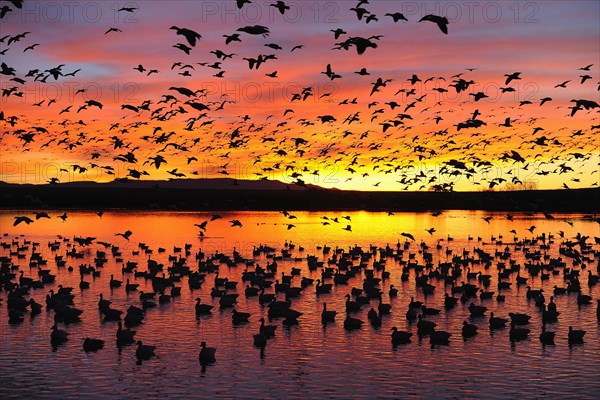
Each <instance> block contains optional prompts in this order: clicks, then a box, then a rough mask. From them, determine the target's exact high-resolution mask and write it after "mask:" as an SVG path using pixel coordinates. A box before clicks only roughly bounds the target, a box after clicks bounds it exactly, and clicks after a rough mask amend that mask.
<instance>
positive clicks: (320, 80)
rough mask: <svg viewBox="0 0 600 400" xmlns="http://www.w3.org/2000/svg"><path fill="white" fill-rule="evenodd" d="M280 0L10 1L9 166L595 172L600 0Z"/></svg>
mask: <svg viewBox="0 0 600 400" xmlns="http://www.w3.org/2000/svg"><path fill="white" fill-rule="evenodd" d="M273 3H275V2H270V1H266V2H263V1H256V0H253V1H252V2H246V4H242V8H238V5H237V4H236V1H235V0H226V1H210V2H209V1H206V2H203V1H135V2H112V1H106V2H104V1H97V2H85V1H83V2H36V1H25V2H24V4H23V6H22V8H20V9H19V8H17V7H15V6H14V5H13V4H12V3H11V2H8V1H2V2H0V8H1V7H2V6H6V7H7V8H10V10H8V11H6V12H5V13H4V15H3V18H2V19H1V20H0V38H1V39H2V40H1V43H0V52H1V53H2V54H1V55H0V57H1V60H2V63H3V65H2V70H1V71H0V72H1V74H0V84H1V88H2V91H3V94H2V98H1V101H0V109H1V112H2V114H1V115H2V120H1V121H0V127H1V132H2V139H1V140H2V142H1V149H0V180H2V181H6V182H13V183H37V184H43V183H48V182H50V181H54V182H70V181H79V180H96V181H111V180H114V179H116V178H128V179H132V180H135V179H144V180H148V179H153V180H163V179H171V178H183V177H185V178H212V177H230V178H236V179H263V178H266V179H278V180H282V181H286V182H290V183H292V182H304V183H307V184H309V183H310V184H317V185H320V186H325V187H335V188H339V189H359V190H436V189H437V190H450V189H453V190H487V189H490V188H493V189H494V190H503V189H506V188H515V189H519V188H523V187H537V188H540V189H542V188H543V189H546V188H581V187H592V186H597V185H598V182H599V173H598V167H599V152H598V145H599V136H598V134H599V133H600V121H599V118H598V116H599V114H598V112H599V110H600V108H598V105H597V103H598V102H599V93H600V92H599V91H598V90H599V85H600V83H599V80H600V78H599V74H598V68H599V67H600V61H599V55H600V37H599V36H598V32H600V3H599V2H595V1H581V2H566V1H548V2H546V1H544V2H485V1H482V2H427V1H417V2H410V1H409V2H395V1H375V0H371V1H369V2H368V3H363V4H360V5H358V6H357V2H355V1H337V2H334V1H322V2H319V1H297V2H287V1H286V2H285V4H286V5H287V6H288V7H289V9H285V10H284V14H281V13H280V11H279V10H278V9H277V8H276V7H273V6H271V4H273ZM352 8H354V10H351V9H352ZM361 12H362V13H364V15H363V17H362V18H361V19H359V18H358V16H357V13H361ZM394 13H402V14H403V16H404V17H405V18H406V19H407V20H408V21H405V20H398V21H397V22H394V20H393V17H392V16H391V15H386V14H394ZM428 14H433V15H436V16H445V17H446V18H447V19H448V34H444V33H443V32H442V31H441V29H440V28H439V27H438V26H437V25H436V24H435V23H434V22H431V21H423V22H419V20H420V19H421V18H422V17H423V16H425V15H428ZM367 20H368V22H367ZM255 25H259V26H262V27H266V28H267V30H268V32H265V34H251V33H247V32H244V31H238V29H240V28H244V27H248V26H255ZM172 26H177V27H179V28H186V29H189V30H191V31H194V32H197V33H198V34H199V35H200V36H201V38H200V39H199V40H198V41H197V43H195V46H192V45H191V43H189V42H188V40H187V39H186V37H184V35H181V34H177V31H176V30H175V29H170V28H171V27H172ZM111 28H114V29H112V30H111ZM337 29H341V30H343V32H344V33H340V36H339V38H337V39H336V38H335V37H334V32H332V31H335V30H337ZM25 32H28V33H26V34H24V33H25ZM22 34H24V35H22ZM233 34H238V35H239V36H238V39H239V41H232V42H231V43H229V44H226V43H225V40H226V38H225V37H224V36H228V35H233ZM374 36H375V37H374ZM357 38H358V39H357ZM359 40H366V41H368V43H370V44H371V46H373V47H368V48H366V50H365V52H364V54H358V52H357V47H356V45H355V44H353V43H356V42H357V41H359ZM177 44H182V45H183V46H180V47H184V46H186V48H187V49H189V50H188V51H189V55H188V54H186V53H185V52H184V51H182V50H181V49H180V48H176V47H174V45H177ZM266 45H271V46H270V47H269V46H266ZM296 46H300V47H297V48H295V47H296ZM374 46H376V47H374ZM28 47H29V48H28ZM344 47H347V48H348V49H347V50H346V49H344ZM292 49H294V50H293V51H292ZM215 53H216V54H215ZM223 54H224V55H225V56H224V55H223ZM270 55H273V56H274V57H267V61H265V62H264V63H261V65H260V66H259V67H258V69H257V68H252V69H250V68H249V62H248V60H247V59H259V58H264V57H265V56H270ZM219 56H220V57H219ZM224 57H225V58H224ZM215 63H218V64H215ZM328 64H329V65H330V68H329V73H327V72H328V70H327V66H328ZM590 64H592V65H591V66H590ZM140 65H141V66H142V68H140V69H136V68H138V66H140ZM362 68H365V69H366V71H367V73H368V75H366V74H357V73H356V72H358V71H360V70H361V69H362ZM140 70H142V71H140ZM153 70H155V71H156V72H152V73H150V74H149V72H151V71H153ZM275 72H276V73H275ZM515 72H520V74H517V75H518V76H517V77H518V78H520V79H514V80H511V81H510V82H508V83H506V78H507V77H506V75H511V74H514V73H515ZM53 73H54V74H55V75H56V79H55V76H54V75H53ZM267 74H268V75H267ZM269 75H270V76H269ZM413 75H416V77H415V79H414V82H411V79H412V78H413ZM332 78H333V79H332ZM378 78H381V81H383V82H385V81H387V83H386V85H385V86H381V87H377V85H375V86H374V84H375V83H376V82H377V80H378ZM460 79H462V80H463V81H462V82H468V83H469V84H468V87H467V88H466V89H465V90H462V91H461V92H460V93H457V90H456V88H455V86H456V84H457V81H459V80H460ZM582 80H583V82H582ZM566 81H568V82H567V83H564V82H566ZM459 85H460V83H459ZM374 87H376V88H377V89H378V90H377V91H375V92H374V93H372V90H373V88H374ZM171 88H186V89H189V90H190V91H191V92H195V94H191V95H189V96H188V95H186V94H183V93H182V91H181V90H179V91H178V90H174V89H171ZM309 88H310V89H309ZM481 95H485V96H488V97H483V98H481V99H479V98H478V97H480V96H481ZM295 97H296V98H299V99H295ZM476 99H477V101H476ZM543 99H545V100H543ZM573 100H576V101H573ZM581 100H584V102H581ZM542 102H543V104H541V103H542ZM99 105H101V107H102V108H100V107H99ZM194 105H195V106H196V108H194ZM124 106H125V107H124ZM586 107H588V108H587V109H586ZM574 108H575V109H574ZM476 110H477V111H476ZM573 112H574V115H572V114H573ZM507 118H509V121H507ZM163 159H164V160H165V161H166V163H160V166H159V167H158V168H157V166H156V164H155V162H156V160H163Z"/></svg>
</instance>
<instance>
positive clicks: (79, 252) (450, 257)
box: [0, 212, 600, 366]
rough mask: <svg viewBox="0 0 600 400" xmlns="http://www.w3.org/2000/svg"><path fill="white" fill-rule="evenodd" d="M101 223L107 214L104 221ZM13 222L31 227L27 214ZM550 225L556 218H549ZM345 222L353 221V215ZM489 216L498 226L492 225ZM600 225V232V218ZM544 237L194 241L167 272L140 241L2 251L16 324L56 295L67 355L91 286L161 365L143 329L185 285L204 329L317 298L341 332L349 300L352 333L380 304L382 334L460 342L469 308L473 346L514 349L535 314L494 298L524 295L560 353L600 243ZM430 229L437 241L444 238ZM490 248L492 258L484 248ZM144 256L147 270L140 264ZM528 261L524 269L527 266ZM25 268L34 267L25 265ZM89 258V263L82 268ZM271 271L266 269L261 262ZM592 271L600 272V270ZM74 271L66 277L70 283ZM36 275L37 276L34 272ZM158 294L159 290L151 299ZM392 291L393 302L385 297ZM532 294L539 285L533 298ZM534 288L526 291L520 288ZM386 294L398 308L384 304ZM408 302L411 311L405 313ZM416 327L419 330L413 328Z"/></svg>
mask: <svg viewBox="0 0 600 400" xmlns="http://www.w3.org/2000/svg"><path fill="white" fill-rule="evenodd" d="M35 214H36V218H38V217H39V218H48V217H49V215H48V214H47V213H45V212H39V213H37V212H36V213H35ZM287 214H288V215H287V216H289V215H290V214H289V213H287ZM438 215H439V214H438ZM99 217H102V214H101V213H99ZM15 218H16V219H19V220H24V218H26V216H19V217H15ZM221 218H222V217H221V216H219V215H214V216H213V217H212V218H211V219H210V221H208V220H207V221H204V222H202V223H200V224H196V226H197V227H198V228H199V229H200V230H203V231H204V230H206V227H207V223H208V222H212V221H216V220H218V219H221ZM546 218H550V219H552V218H554V217H553V216H552V215H550V214H547V215H546ZM589 218H590V219H591V218H594V217H592V216H589ZM326 219H328V220H332V219H333V218H329V217H326ZM347 219H348V220H350V217H347ZM484 219H486V222H488V223H489V220H490V219H491V217H486V218H484ZM507 219H508V220H512V219H513V216H512V215H508V216H507ZM230 222H231V224H232V227H233V226H239V227H242V224H241V223H240V221H238V220H232V221H230ZM566 222H567V223H569V225H571V224H572V223H571V222H570V221H566ZM596 222H598V223H600V220H596ZM535 229H536V227H535V226H531V227H530V228H529V229H527V231H528V232H529V234H531V236H524V237H519V236H518V235H517V232H516V231H514V230H512V231H511V232H512V233H513V234H514V238H513V240H512V241H504V239H503V238H502V236H501V235H500V236H497V237H494V236H492V237H491V239H490V242H485V241H483V240H482V238H480V237H478V238H477V239H474V238H471V237H469V238H468V240H469V242H470V243H471V241H472V240H473V241H475V240H476V242H472V243H473V244H474V246H473V247H472V250H467V249H464V248H463V249H462V251H459V250H458V249H451V242H452V240H453V238H451V237H450V236H448V237H447V244H445V245H444V244H443V243H444V240H445V238H438V239H437V243H436V244H435V248H430V245H429V244H427V243H426V242H424V241H421V242H420V243H417V241H416V240H415V238H414V237H413V235H412V234H410V233H406V232H403V233H402V234H401V236H402V237H403V240H404V242H401V241H400V240H398V242H397V244H396V245H395V246H394V247H391V246H390V245H389V244H388V245H386V246H374V245H370V246H369V249H368V250H366V249H362V248H361V247H359V246H357V245H354V246H351V247H349V248H348V249H343V248H337V247H336V248H331V247H329V246H327V245H324V246H317V247H316V250H317V252H318V253H317V254H318V255H311V254H308V253H306V250H305V249H304V248H303V247H302V246H297V245H296V244H294V243H291V242H289V243H288V242H287V241H286V242H285V244H284V246H283V248H282V249H280V250H277V249H275V248H272V247H269V246H266V245H259V246H256V247H255V248H254V250H253V252H252V257H243V256H242V255H241V254H240V253H239V252H237V251H236V250H235V248H234V250H233V252H232V254H230V255H227V254H224V253H220V252H215V253H214V254H205V253H204V252H203V251H202V249H201V248H200V249H198V250H197V251H195V250H194V249H193V245H192V244H190V243H186V244H184V245H183V246H175V247H174V248H173V250H172V252H171V253H170V254H169V256H168V263H166V264H164V263H161V262H159V261H157V258H156V257H155V256H154V255H153V254H155V252H156V253H158V254H159V256H158V257H164V254H165V253H167V251H168V250H167V249H166V248H158V249H152V248H151V247H150V246H148V245H147V244H145V243H142V242H138V244H137V246H136V248H135V250H132V252H131V255H127V254H124V251H123V250H122V249H121V245H120V244H119V243H118V242H112V241H111V242H108V241H100V240H97V239H96V238H95V237H78V236H75V237H73V238H72V239H70V238H68V237H63V236H60V235H59V236H58V239H55V240H51V241H49V242H48V243H46V244H44V245H42V244H41V243H39V242H33V241H31V240H29V239H27V238H23V236H21V237H19V236H15V237H13V238H12V239H8V234H6V233H5V234H4V240H2V241H1V242H0V246H1V247H2V254H3V255H1V256H0V290H2V291H4V293H5V294H6V305H7V309H8V323H10V324H15V325H18V324H20V323H22V322H23V321H24V317H25V315H27V314H28V313H29V314H31V318H34V317H35V316H36V315H37V314H39V313H40V312H41V310H42V309H43V308H44V304H42V303H39V302H38V301H37V300H36V298H37V299H38V300H39V292H40V291H42V290H43V291H44V292H45V293H46V295H45V307H46V309H47V310H48V311H53V312H54V321H55V323H54V325H53V326H52V332H51V334H50V342H51V344H52V346H53V347H54V348H55V349H57V348H58V347H59V346H60V345H62V344H64V343H66V342H68V341H69V332H68V330H64V329H60V328H59V325H60V324H64V325H65V326H67V327H68V326H69V324H71V323H78V322H80V321H81V317H82V314H83V312H84V311H83V310H82V309H79V308H77V307H76V304H75V301H77V299H78V298H79V295H78V294H77V291H78V290H79V291H81V292H84V291H86V290H89V289H90V288H91V287H92V286H94V287H96V288H100V289H99V292H100V298H99V301H98V311H97V312H98V313H99V315H100V316H101V317H102V318H103V320H104V321H105V322H107V323H110V321H113V322H115V323H116V325H117V326H116V331H115V336H116V340H117V345H118V346H119V347H120V348H121V347H123V346H126V345H130V344H132V343H137V348H136V353H135V354H136V357H137V358H138V359H139V360H140V361H141V360H146V359H149V358H151V357H153V356H154V355H155V350H156V347H155V346H152V345H147V344H143V343H142V341H140V340H136V338H135V335H136V331H135V329H133V328H135V327H136V326H139V325H140V324H143V323H144V321H146V320H147V318H152V309H153V308H155V307H157V305H164V304H167V303H169V304H173V306H176V304H177V303H178V301H176V300H175V299H176V298H178V297H181V296H182V285H186V284H187V286H188V288H189V291H190V293H189V294H188V293H185V296H187V298H188V299H193V298H196V299H195V302H196V304H195V312H196V317H197V319H198V320H201V323H210V319H211V317H210V316H211V314H212V311H213V309H214V308H215V307H216V306H217V305H218V306H219V307H220V308H221V309H222V310H223V309H231V310H232V312H231V319H232V323H233V325H234V326H240V325H243V324H246V323H248V322H250V318H251V317H256V315H252V314H251V313H248V312H245V311H240V310H239V309H238V308H237V307H238V297H239V296H240V295H241V293H242V292H243V295H244V296H246V297H247V299H248V300H249V301H251V300H252V299H256V301H257V302H258V304H259V305H260V308H261V310H262V312H261V313H262V314H266V316H267V317H268V319H269V320H270V321H271V320H282V324H283V325H284V326H293V325H296V324H298V323H301V322H302V315H303V313H302V312H300V311H298V310H295V309H294V308H293V307H292V306H293V304H294V303H295V302H296V300H297V299H298V298H300V297H303V296H315V295H316V301H318V302H321V303H322V307H323V309H322V312H321V323H322V324H323V325H324V326H327V325H328V324H331V323H335V322H336V320H338V317H337V314H338V312H341V310H340V311H338V310H332V309H331V308H327V303H328V302H329V303H330V304H331V302H332V301H333V299H332V297H331V296H335V294H340V293H342V294H343V295H344V296H345V298H346V301H345V306H344V308H345V309H344V310H343V314H344V315H345V317H344V319H343V328H344V329H345V330H348V331H352V330H355V329H361V328H363V326H364V325H365V321H364V320H362V319H360V318H357V315H356V314H358V313H360V312H361V311H363V309H364V308H369V307H370V310H369V311H368V313H367V319H368V322H369V324H370V325H372V327H373V328H375V329H379V328H380V327H381V326H382V323H383V322H384V321H385V320H386V319H389V318H393V319H394V320H395V321H398V320H399V318H404V316H405V317H406V320H407V321H408V326H409V327H413V328H414V330H415V331H416V336H417V337H418V339H419V340H422V339H424V338H429V341H430V343H431V345H432V346H437V345H449V344H450V342H451V341H450V337H451V336H452V334H451V333H449V332H447V331H443V330H440V329H439V327H437V323H436V322H434V321H435V317H436V316H437V315H439V314H441V313H446V314H447V315H449V316H451V315H452V313H453V310H454V309H455V308H457V307H461V306H462V307H463V309H466V310H468V311H469V313H470V320H465V321H464V322H463V324H462V330H461V333H462V336H463V337H464V338H465V339H469V338H473V337H475V336H476V335H477V334H478V331H480V330H481V328H482V326H483V325H486V326H489V329H490V331H491V332H502V331H503V330H504V328H507V329H508V338H509V339H510V341H511V343H513V345H514V343H516V342H518V341H520V340H524V339H527V338H528V337H529V334H530V333H531V332H532V329H530V327H528V326H530V324H532V323H533V321H530V320H531V319H532V316H531V315H529V314H526V313H522V312H509V311H508V310H506V312H505V314H506V318H505V317H504V316H499V315H494V313H493V312H489V310H490V308H491V307H492V301H496V302H497V304H498V307H497V308H498V309H499V310H502V311H503V312H504V311H505V310H504V309H505V308H508V307H505V306H503V304H504V302H505V299H506V296H514V297H516V298H518V297H520V296H524V297H525V298H526V299H527V301H528V307H529V308H531V309H533V310H535V313H539V318H534V320H538V319H540V320H541V323H542V326H541V329H540V333H539V340H540V342H541V343H542V345H544V346H545V345H554V344H555V335H556V332H554V331H551V330H548V329H547V328H548V327H550V326H552V324H554V323H556V322H557V321H558V320H559V318H561V317H560V315H561V313H562V311H563V310H559V309H558V306H557V304H556V303H555V301H554V299H555V298H558V297H561V296H573V297H575V298H576V302H567V303H564V302H562V303H561V304H562V305H561V307H573V306H574V305H576V307H578V309H577V310H573V312H575V313H584V312H586V310H587V309H588V307H589V305H590V304H591V302H592V300H593V298H592V296H591V295H587V294H584V291H586V289H585V286H587V287H588V288H589V293H590V294H591V293H592V288H593V287H594V286H595V285H596V284H597V283H598V281H599V276H598V274H600V262H598V260H599V258H600V250H598V248H597V246H598V245H599V244H600V238H598V237H595V238H594V241H595V242H594V243H590V242H589V240H590V237H589V236H585V235H582V234H581V233H577V234H576V235H575V236H574V237H572V238H568V237H565V234H564V232H562V231H561V232H559V233H558V234H559V236H560V240H559V241H557V239H558V238H555V235H554V234H546V233H541V234H538V235H534V231H535ZM428 232H429V234H430V235H432V234H433V232H435V229H431V230H428ZM133 235H134V234H133V232H132V231H130V230H128V231H126V232H123V233H116V234H115V236H118V237H120V238H121V239H118V240H126V241H127V242H129V241H130V240H131V239H132V238H133ZM475 243H476V244H475ZM46 246H47V247H48V248H49V249H50V252H51V254H52V256H51V257H46V256H44V255H42V252H41V251H40V250H41V249H42V247H46ZM486 246H487V249H488V250H485V249H486ZM594 246H596V247H594ZM65 247H66V248H65ZM494 249H495V250H494ZM194 251H195V252H194ZM319 253H320V254H319ZM161 254H163V255H162V256H161ZM444 256H445V257H446V258H445V259H444ZM135 257H137V260H139V261H132V260H131V258H133V259H135ZM144 257H147V258H146V259H145V258H144ZM128 258H130V259H128ZM519 259H520V260H522V261H517V260H519ZM23 260H24V261H25V262H26V263H28V266H27V265H26V266H23V265H20V264H21V262H22V261H23ZM82 260H83V261H84V263H81V261H82ZM265 262H266V264H263V265H264V267H261V266H260V265H259V263H265ZM77 263H80V265H79V267H78V268H77V267H73V265H76V264H77ZM144 264H146V266H145V268H144ZM194 264H195V265H194ZM594 264H595V268H596V274H594V273H593V272H592V269H593V268H594ZM118 265H122V268H121V269H120V272H121V274H122V276H123V278H122V279H121V280H119V279H117V278H115V274H117V273H118V272H119V271H118ZM225 267H227V271H228V272H227V273H226V274H227V276H226V277H223V275H219V272H223V269H225ZM105 268H107V269H109V270H110V272H109V273H110V278H109V279H108V278H107V277H106V276H107V273H103V271H104V269H105ZM241 268H244V269H243V271H240V270H241ZM61 270H62V271H63V272H60V271H61ZM65 270H66V271H67V276H65V275H63V274H64V271H65ZM26 271H28V276H26V275H25V272H26ZM59 272H60V273H59ZM72 273H75V274H77V273H78V274H79V275H80V281H79V288H78V289H75V288H73V287H66V286H63V285H61V284H58V282H57V276H59V275H60V276H63V278H68V276H70V275H71V274H72ZM236 277H239V279H240V280H241V281H242V285H245V288H244V289H241V288H239V286H238V285H239V282H238V281H234V279H236ZM88 278H91V281H90V280H88ZM561 278H562V281H563V282H564V284H565V285H564V286H562V287H560V286H558V285H556V284H555V285H554V287H553V288H552V289H550V290H552V293H551V294H550V297H549V299H548V298H547V297H546V296H547V295H546V294H545V293H546V291H545V290H544V289H543V288H544V287H545V288H546V289H547V290H548V284H547V282H549V281H550V280H551V279H552V280H553V283H557V282H558V281H560V279H561ZM142 280H143V282H144V283H143V284H142V283H141V282H142ZM149 285H150V286H151V288H152V291H141V290H142V288H145V287H147V286H149ZM207 285H209V287H207ZM210 285H212V286H210ZM383 285H385V287H386V288H387V290H386V291H387V293H386V292H384V290H382V286H383ZM407 285H408V286H407ZM410 285H414V287H415V288H416V294H417V295H418V296H423V298H424V301H416V300H415V299H414V297H411V298H410V301H408V297H409V296H412V295H407V292H409V290H408V288H409V286H410ZM492 285H493V286H492ZM140 286H141V287H140ZM240 286H241V285H240ZM533 286H537V287H538V288H537V289H533V288H532V287H533ZM334 287H335V290H334ZM490 287H496V288H497V289H495V290H494V289H490ZM525 287H526V289H527V290H526V292H523V290H519V288H525ZM121 290H124V291H125V292H126V293H128V295H129V296H131V297H129V296H128V300H127V302H128V303H130V305H129V307H128V308H127V309H126V310H121V309H118V308H114V307H113V306H111V300H110V298H106V297H105V296H103V292H110V293H111V294H112V293H113V292H114V291H121ZM144 290H147V289H144ZM439 291H443V292H444V297H443V309H444V310H442V309H438V308H435V307H433V305H434V304H433V301H435V300H429V302H428V299H430V298H431V297H429V296H432V297H436V296H435V293H439ZM199 292H200V293H202V295H203V296H210V298H211V299H212V301H211V302H207V303H203V302H202V301H201V297H200V296H199V295H198V294H197V293H199ZM138 293H139V296H138ZM134 294H135V296H133V295H134ZM138 297H139V302H138V300H137V298H138ZM385 297H387V299H388V300H389V303H386V302H384V298H385ZM396 298H397V299H396ZM0 301H1V300H0ZM438 302H439V300H438ZM157 303H158V304H157ZM373 303H376V305H374V304H373ZM597 303H598V307H597V309H596V314H597V318H598V321H600V299H597ZM400 304H404V305H405V306H406V307H403V308H400V307H401V305H400ZM511 304H514V302H511ZM399 308H400V310H398V309H399ZM89 312H90V311H89V310H88V311H86V313H89ZM221 318H223V314H222V315H221ZM432 318H433V320H432ZM254 319H256V322H257V323H260V325H259V326H258V327H257V332H256V334H254V335H253V343H254V345H255V346H256V347H258V348H260V349H262V350H264V349H265V347H266V346H267V344H268V341H269V340H270V339H272V338H273V337H275V332H276V330H277V325H267V324H265V319H264V317H261V318H254ZM84 320H85V319H84ZM413 323H416V324H415V326H413ZM509 326H510V328H509ZM391 330H392V333H391V342H392V344H393V345H394V346H399V345H405V344H409V343H411V339H412V337H413V332H411V331H402V330H399V329H397V327H395V326H393V327H392V328H391ZM585 333H586V332H585V331H584V330H581V329H573V327H571V326H569V328H568V332H566V338H567V341H568V343H569V345H573V344H583V343H584V340H583V338H584V335H585ZM81 339H82V340H83V342H82V347H83V350H85V351H86V352H90V351H98V350H100V349H102V348H103V347H104V344H105V339H100V338H92V337H86V338H81ZM215 354H216V349H215V348H214V347H207V344H206V342H204V341H202V343H201V344H200V352H199V361H200V363H201V364H202V365H203V366H206V365H209V364H212V363H214V362H215V360H216V358H215Z"/></svg>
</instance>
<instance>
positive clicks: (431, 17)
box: [419, 14, 448, 35]
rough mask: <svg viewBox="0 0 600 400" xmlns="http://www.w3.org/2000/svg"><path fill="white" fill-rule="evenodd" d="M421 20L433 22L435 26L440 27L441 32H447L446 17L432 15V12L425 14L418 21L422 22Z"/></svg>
mask: <svg viewBox="0 0 600 400" xmlns="http://www.w3.org/2000/svg"><path fill="white" fill-rule="evenodd" d="M422 21H430V22H433V23H435V24H437V26H438V27H439V28H440V30H441V31H442V32H443V33H445V34H446V35H447V34H448V18H446V17H440V16H438V15H433V14H427V15H425V16H424V17H423V18H421V19H420V20H419V22H422Z"/></svg>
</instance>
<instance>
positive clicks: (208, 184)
mask: <svg viewBox="0 0 600 400" xmlns="http://www.w3.org/2000/svg"><path fill="white" fill-rule="evenodd" d="M217 181H218V182H217ZM224 182H225V183H227V182H228V183H227V185H231V182H233V180H225V179H223V180H201V181H198V182H195V181H185V182H183V181H182V182H178V181H165V182H158V183H157V182H150V183H149V182H144V183H143V184H142V182H128V183H118V182H117V183H116V184H115V183H112V184H102V183H98V184H96V183H80V184H77V183H67V184H55V185H16V184H6V183H0V209H91V210H105V209H128V210H190V211H207V210H214V211H219V210H223V211H226V210H240V211H243V210H250V211H282V210H289V211H292V210H293V211H317V210H318V211H335V210H340V211H342V210H366V211H429V210H488V211H531V212H584V213H598V212H600V206H599V204H600V189H599V188H594V189H569V190H536V191H514V192H361V191H342V190H331V189H323V188H320V187H316V186H310V185H307V186H297V185H286V184H284V183H281V182H276V181H270V182H266V183H265V181H262V182H260V183H259V184H256V183H254V182H255V181H239V182H236V187H235V188H229V187H227V186H223V183H224ZM257 185H259V186H257Z"/></svg>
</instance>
